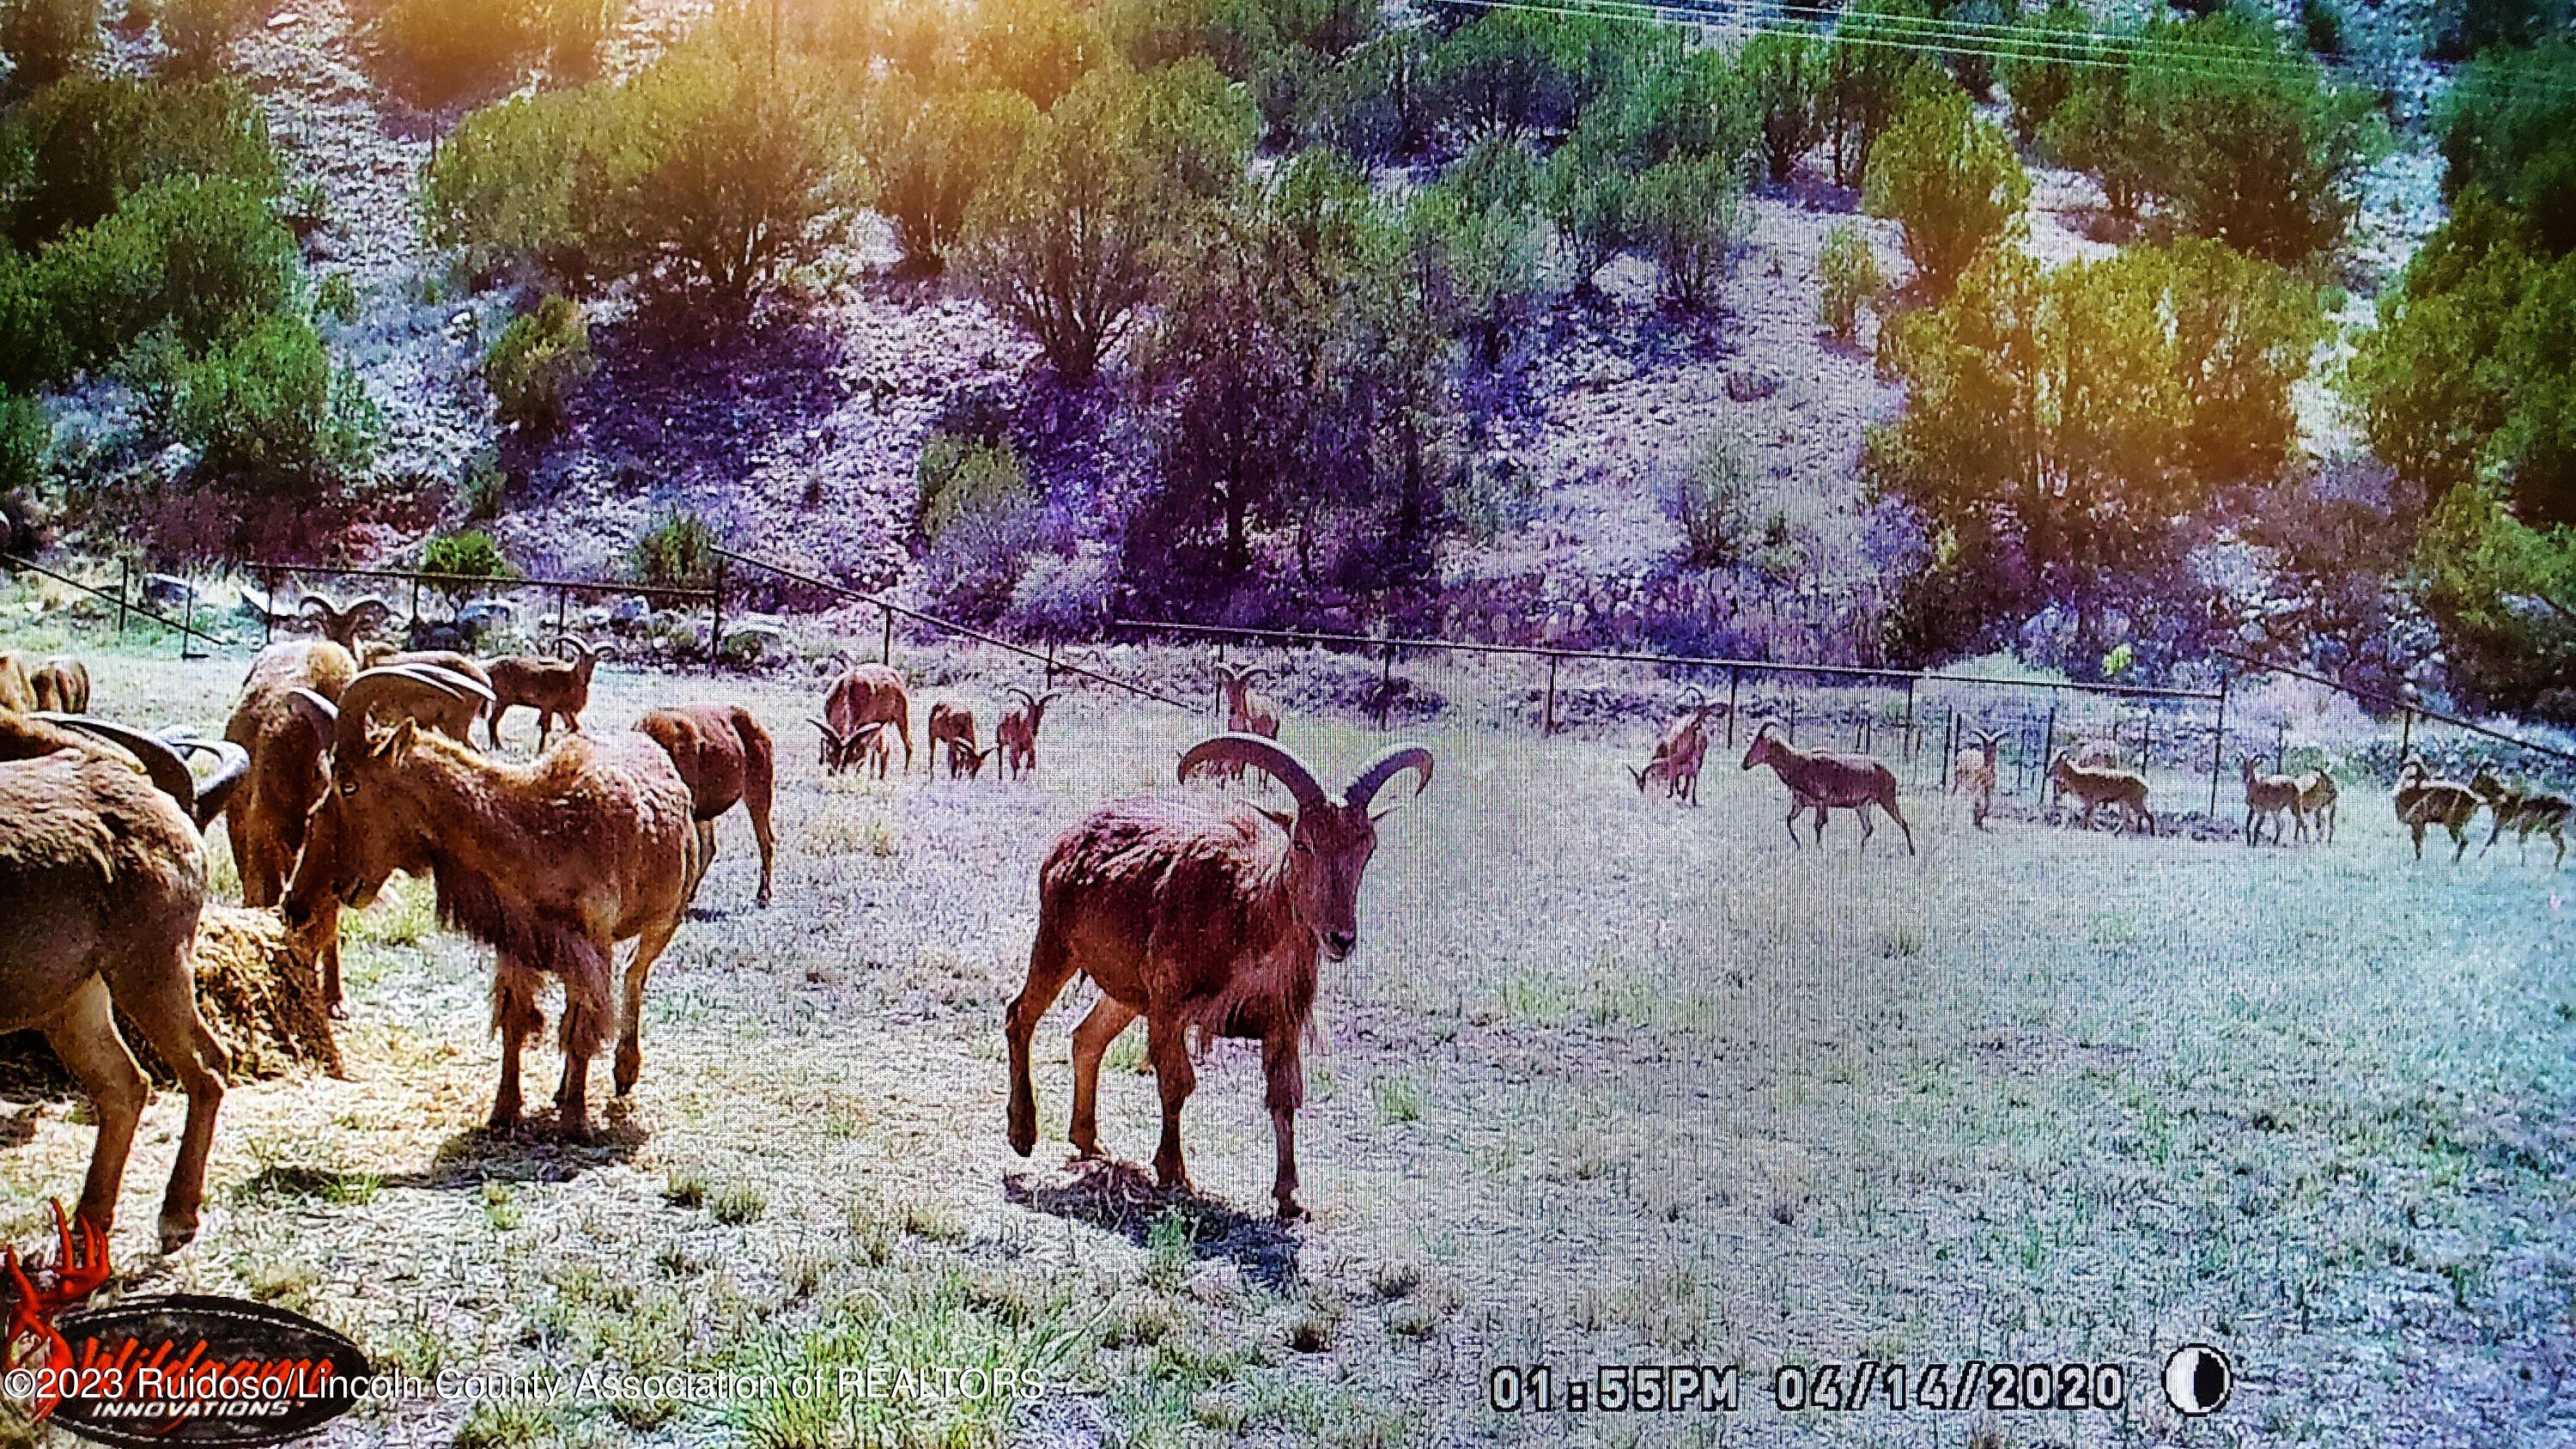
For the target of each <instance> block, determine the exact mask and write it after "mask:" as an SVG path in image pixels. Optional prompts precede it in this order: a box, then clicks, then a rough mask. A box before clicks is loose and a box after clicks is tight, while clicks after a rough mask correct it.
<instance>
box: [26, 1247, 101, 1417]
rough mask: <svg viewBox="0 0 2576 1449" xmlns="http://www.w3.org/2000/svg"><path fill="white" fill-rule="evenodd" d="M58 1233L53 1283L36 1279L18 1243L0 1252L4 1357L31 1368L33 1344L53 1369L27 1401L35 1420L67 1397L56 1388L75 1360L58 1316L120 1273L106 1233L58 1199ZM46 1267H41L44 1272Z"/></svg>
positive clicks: (45, 1365) (30, 1415)
mask: <svg viewBox="0 0 2576 1449" xmlns="http://www.w3.org/2000/svg"><path fill="white" fill-rule="evenodd" d="M54 1236H55V1238H56V1240H57V1241H58V1242H59V1244H60V1248H59V1250H58V1251H57V1252H56V1254H55V1256H54V1270H53V1272H52V1273H51V1274H50V1275H47V1276H50V1277H51V1278H52V1280H53V1281H52V1283H51V1284H50V1285H48V1286H42V1287H40V1286H38V1284H37V1282H36V1279H35V1278H32V1277H30V1276H29V1275H28V1273H27V1270H26V1269H25V1268H24V1267H22V1266H20V1264H19V1262H18V1249H17V1248H16V1247H15V1246H14V1245H13V1246H11V1247H9V1248H8V1249H7V1250H6V1253H5V1254H4V1255H0V1266H5V1268H6V1271H7V1274H8V1282H7V1285H6V1286H7V1289H8V1293H9V1318H8V1327H7V1331H6V1337H0V1359H5V1360H6V1361H7V1362H8V1363H9V1364H11V1365H17V1366H21V1367H26V1366H29V1365H26V1364H25V1363H24V1362H23V1360H24V1359H25V1358H26V1357H27V1354H26V1352H25V1349H26V1346H27V1345H28V1344H29V1343H31V1342H32V1343H33V1344H34V1345H35V1346H37V1347H38V1348H40V1349H41V1350H42V1353H43V1366H44V1367H45V1368H47V1369H50V1370H53V1372H51V1373H47V1374H45V1375H43V1376H42V1377H41V1378H40V1379H39V1381H38V1392H37V1396H36V1398H35V1399H34V1401H33V1402H31V1403H29V1404H28V1405H27V1414H28V1417H30V1418H31V1419H42V1418H44V1417H45V1416H46V1415H48V1414H50V1413H52V1412H53V1411H54V1406H55V1405H56V1404H58V1403H60V1402H61V1401H62V1396H61V1395H60V1394H58V1393H56V1392H55V1391H54V1386H55V1384H56V1382H57V1381H58V1380H59V1379H60V1377H61V1371H62V1370H65V1369H68V1368H70V1367H71V1365H72V1348H71V1345H70V1344H69V1343H66V1342H64V1340H63V1336H62V1334H60V1333H58V1332H56V1331H55V1329H54V1315H56V1314H58V1313H60V1312H62V1311H63V1310H64V1309H66V1308H76V1307H78V1306H80V1305H81V1304H83V1303H85V1302H87V1301H89V1296H90V1295H91V1294H93V1293H96V1292H97V1291H98V1290H99V1289H100V1288H101V1287H103V1286H105V1284H106V1283H107V1280H108V1279H109V1278H111V1277H113V1276H114V1275H115V1271H116V1270H115V1269H113V1268H111V1267H110V1266H108V1261H107V1234H106V1233H104V1232H101V1231H100V1230H99V1226H98V1224H96V1223H94V1222H92V1221H90V1220H89V1219H88V1218H87V1217H85V1216H81V1215H78V1214H75V1215H73V1216H71V1217H65V1216H64V1215H63V1205H62V1204H61V1203H59V1202H57V1203H55V1204H54ZM41 1272H42V1270H39V1273H40V1274H41Z"/></svg>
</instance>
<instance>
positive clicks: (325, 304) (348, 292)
mask: <svg viewBox="0 0 2576 1449" xmlns="http://www.w3.org/2000/svg"><path fill="white" fill-rule="evenodd" d="M313 315H314V316H316V317H321V318H326V319H328V320H330V321H333V322H337V323H339V324H340V325H341V326H343V327H346V326H348V325H349V324H350V323H352V322H355V321H357V320H358V284H357V283H356V282H353V281H351V280H349V274H348V273H347V272H333V273H332V274H331V275H329V276H327V277H324V278H323V279H322V282H321V285H319V286H317V287H315V288H314V289H313Z"/></svg>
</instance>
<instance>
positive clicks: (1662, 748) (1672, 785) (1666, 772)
mask: <svg viewBox="0 0 2576 1449" xmlns="http://www.w3.org/2000/svg"><path fill="white" fill-rule="evenodd" d="M1716 708H1717V706H1716V705H1713V704H1710V703H1708V702H1707V700H1706V699H1705V698H1703V697H1702V696H1701V694H1700V692H1699V690H1698V689H1696V688H1693V689H1690V690H1687V691H1685V692H1684V693H1683V695H1682V714H1681V716H1680V717H1679V718H1677V719H1675V720H1674V721H1673V722H1672V723H1671V724H1669V725H1666V726H1665V727H1664V732H1663V735H1662V736H1661V737H1660V738H1658V739H1657V740H1656V741H1655V753H1654V755H1653V756H1652V757H1651V758H1650V759H1648V760H1647V761H1646V767H1645V768H1644V769H1642V770H1641V769H1638V768H1636V767H1634V766H1630V767H1629V770H1628V773H1629V774H1630V775H1631V776H1633V777H1634V778H1635V779H1636V782H1637V793H1638V794H1640V795H1642V794H1644V793H1646V787H1647V786H1648V785H1650V784H1660V785H1662V786H1663V787H1664V798H1666V799H1668V800H1687V801H1689V802H1690V803H1691V804H1693V805H1697V804H1698V803H1699V772H1700V767H1701V766H1702V765H1703V764H1705V763H1706V762H1707V760H1708V716H1709V712H1710V711H1711V710H1714V709H1716Z"/></svg>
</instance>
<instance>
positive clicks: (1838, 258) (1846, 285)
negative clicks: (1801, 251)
mask: <svg viewBox="0 0 2576 1449" xmlns="http://www.w3.org/2000/svg"><path fill="white" fill-rule="evenodd" d="M1816 271H1817V274H1818V278H1819V281H1820V284H1821V292H1822V296H1821V299H1820V300H1819V302H1818V304H1817V316H1818V320H1819V321H1822V322H1823V323H1824V324H1825V329H1826V330H1827V331H1829V332H1831V333H1833V335H1834V336H1836V337H1838V338H1840V339H1841V340H1843V341H1845V342H1850V341H1853V340H1854V339H1856V338H1858V337H1859V336H1860V315H1861V312H1862V310H1863V309H1864V308H1868V307H1873V306H1876V305H1878V301H1879V298H1880V297H1882V296H1883V295H1885V293H1886V291H1887V278H1886V277H1885V276H1884V275H1883V274H1882V273H1881V272H1880V271H1879V269H1878V253H1877V252H1876V251H1875V250H1873V249H1872V248H1871V246H1870V244H1869V240H1868V238H1866V237H1864V236H1862V235H1861V234H1860V232H1859V231H1858V230H1857V229H1856V228H1853V227H1851V226H1848V225H1845V226H1838V227H1835V228H1834V229H1833V230H1832V231H1831V232H1829V233H1827V234H1826V236H1825V247H1824V251H1823V252H1822V253H1820V254H1819V255H1818V257H1817V259H1816Z"/></svg>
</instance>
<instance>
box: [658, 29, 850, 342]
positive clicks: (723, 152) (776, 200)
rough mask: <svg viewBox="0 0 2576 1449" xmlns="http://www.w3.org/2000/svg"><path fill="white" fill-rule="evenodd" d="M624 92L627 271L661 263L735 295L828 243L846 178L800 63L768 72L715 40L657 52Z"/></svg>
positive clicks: (688, 280) (817, 93) (694, 283)
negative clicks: (634, 162) (629, 153)
mask: <svg viewBox="0 0 2576 1449" xmlns="http://www.w3.org/2000/svg"><path fill="white" fill-rule="evenodd" d="M629 89H630V96H629V97H628V101H629V104H630V105H631V106H632V107H633V109H632V110H631V111H630V112H629V113H628V118H627V121H626V124H627V126H628V127H630V128H632V129H633V130H634V131H636V132H637V133H639V135H638V139H637V141H636V142H634V143H631V144H636V145H637V146H638V148H639V150H640V152H641V156H640V165H638V166H636V168H635V169H636V172H637V174H636V176H635V180H634V182H633V184H632V185H631V187H629V188H628V189H627V190H626V193H625V197H624V200H625V202H626V205H625V207H624V208H623V215H622V216H621V218H620V221H621V223H622V230H623V232H624V239H625V240H626V241H627V243H628V245H629V246H630V247H631V248H633V249H634V250H632V251H630V252H629V253H628V256H629V257H630V258H631V261H630V270H632V271H639V272H640V271H644V270H646V269H648V268H652V267H655V266H657V265H658V266H660V267H663V268H666V269H668V270H669V271H670V272H672V273H675V274H676V278H677V280H679V281H680V282H681V283H682V284H683V285H684V286H689V287H700V288H705V289H708V290H711V291H714V292H716V293H719V294H721V295H724V296H727V297H737V298H738V297H744V296H748V295H749V294H751V293H753V292H755V291H759V290H762V289H764V288H766V287H767V286H769V285H770V284H771V283H773V282H775V281H776V280H777V279H778V276H779V274H780V273H781V272H782V271H784V270H785V269H787V268H788V267H791V266H795V265H798V264H800V263H802V262H805V261H808V260H811V259H812V258H813V257H814V256H816V255H818V254H819V253H820V251H821V250H822V248H823V247H824V245H825V244H827V243H828V242H829V240H830V236H829V234H828V231H827V230H826V228H825V226H824V223H825V222H826V221H828V220H829V219H831V218H832V217H833V216H835V215H836V214H837V213H838V211H839V203H840V202H841V200H842V199H843V198H842V197H841V196H839V195H837V194H836V191H835V188H836V186H837V185H838V184H839V183H840V182H842V181H843V179H844V177H843V173H842V172H841V170H840V168H839V166H838V160H839V154H838V151H837V148H836V146H835V138H834V137H833V135H832V133H831V131H830V128H829V127H828V125H827V123H826V120H825V110H824V105H823V98H822V94H821V90H820V87H819V86H818V85H817V84H816V83H815V81H814V79H813V77H812V76H811V75H810V74H809V73H808V72H807V71H806V70H805V69H804V67H803V66H801V65H791V66H785V67H782V68H781V69H780V70H779V71H778V72H777V73H776V74H774V75H773V74H771V73H770V71H769V70H768V69H767V67H766V66H765V64H763V63H762V62H760V61H759V60H757V59H755V58H753V56H751V55H750V54H748V53H746V52H745V51H744V49H743V47H742V46H741V45H739V44H727V43H725V41H724V39H723V38H722V37H718V38H717V39H716V40H715V41H713V42H710V43H700V44H696V45H692V46H689V47H686V48H684V49H682V50H680V51H675V52H673V53H672V54H670V55H668V56H665V57H664V58H663V59H662V60H660V61H658V62H656V63H655V64H654V65H653V66H652V67H651V68H649V69H647V70H646V71H645V72H644V73H643V74H642V75H640V76H638V77H637V78H636V79H635V81H634V82H632V83H631V86H630V88H629Z"/></svg>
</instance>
